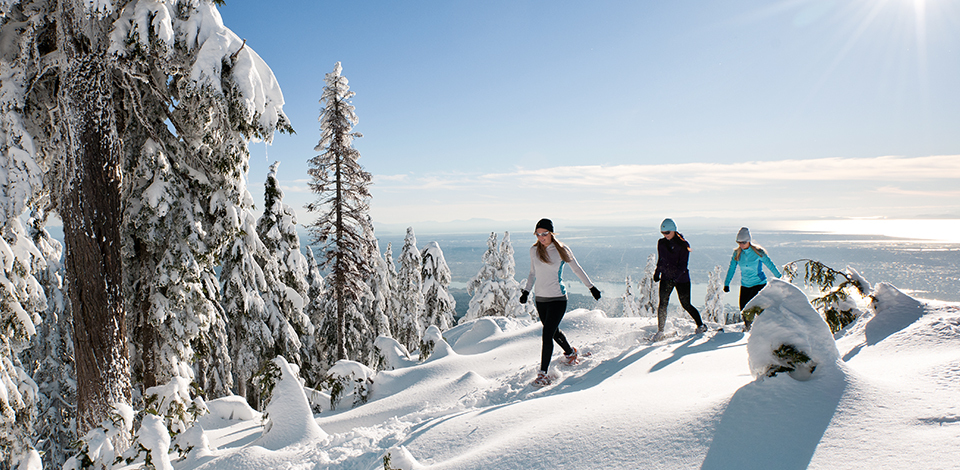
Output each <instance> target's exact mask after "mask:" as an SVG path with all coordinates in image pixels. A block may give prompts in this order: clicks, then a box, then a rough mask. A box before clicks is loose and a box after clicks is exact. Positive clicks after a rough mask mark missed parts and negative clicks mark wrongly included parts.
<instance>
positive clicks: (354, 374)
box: [323, 359, 376, 410]
mask: <svg viewBox="0 0 960 470" xmlns="http://www.w3.org/2000/svg"><path fill="white" fill-rule="evenodd" d="M375 374H376V373H375V372H374V371H373V369H370V368H369V367H367V366H365V365H363V364H361V363H359V362H355V361H349V360H346V359H342V360H339V361H337V363H336V364H334V365H333V367H331V368H330V370H329V371H328V372H327V377H326V378H325V379H324V380H323V383H324V386H325V387H326V391H327V392H328V393H329V394H330V409H331V410H335V409H337V406H339V405H340V403H341V402H342V401H343V400H344V398H347V397H352V406H357V405H362V404H364V403H366V402H367V400H368V399H369V397H370V391H371V389H372V387H373V376H374V375H375Z"/></svg>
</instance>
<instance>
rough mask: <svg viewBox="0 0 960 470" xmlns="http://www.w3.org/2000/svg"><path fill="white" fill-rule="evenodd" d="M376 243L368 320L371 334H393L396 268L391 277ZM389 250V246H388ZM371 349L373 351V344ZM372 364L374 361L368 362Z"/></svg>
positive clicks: (370, 283) (369, 280)
mask: <svg viewBox="0 0 960 470" xmlns="http://www.w3.org/2000/svg"><path fill="white" fill-rule="evenodd" d="M374 243H375V245H374V246H375V247H376V248H375V250H374V256H373V259H372V260H371V262H372V264H373V274H372V275H371V276H370V279H368V280H367V285H369V286H370V297H369V299H368V301H367V302H366V305H367V306H366V310H367V321H368V322H369V323H370V328H371V330H370V336H371V337H373V338H376V337H377V336H391V333H390V331H391V330H390V305H391V304H392V303H395V302H396V300H395V299H393V295H394V292H393V290H392V289H393V287H395V286H396V282H397V281H396V278H395V276H396V270H394V272H393V275H394V279H391V278H390V276H391V275H390V269H389V267H388V265H387V261H386V260H385V259H383V256H381V255H380V248H379V245H378V244H376V241H374ZM388 250H389V248H388ZM370 346H371V351H373V348H372V347H373V344H371V345H370ZM368 363H370V364H372V362H368Z"/></svg>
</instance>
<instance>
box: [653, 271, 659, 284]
mask: <svg viewBox="0 0 960 470" xmlns="http://www.w3.org/2000/svg"><path fill="white" fill-rule="evenodd" d="M653 282H660V273H653Z"/></svg>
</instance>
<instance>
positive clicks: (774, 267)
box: [760, 253, 780, 279]
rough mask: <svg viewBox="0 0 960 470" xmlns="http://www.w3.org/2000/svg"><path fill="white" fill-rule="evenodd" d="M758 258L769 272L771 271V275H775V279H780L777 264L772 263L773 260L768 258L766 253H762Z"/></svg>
mask: <svg viewBox="0 0 960 470" xmlns="http://www.w3.org/2000/svg"><path fill="white" fill-rule="evenodd" d="M760 259H761V260H762V261H763V265H764V266H766V267H767V269H769V270H770V272H771V273H773V276H774V277H776V278H777V279H780V270H779V269H777V265H776V264H773V260H772V259H770V257H769V256H767V254H766V253H764V254H763V257H762V258H760Z"/></svg>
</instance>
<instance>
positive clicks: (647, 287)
mask: <svg viewBox="0 0 960 470" xmlns="http://www.w3.org/2000/svg"><path fill="white" fill-rule="evenodd" d="M656 270H657V255H656V254H653V253H651V254H650V256H648V257H647V265H646V266H645V267H644V268H643V277H641V278H640V282H638V283H637V287H638V288H639V289H640V310H639V312H640V315H641V316H645V317H655V316H657V308H658V306H659V304H660V288H659V285H658V284H657V283H656V282H654V281H653V274H654V272H656Z"/></svg>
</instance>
